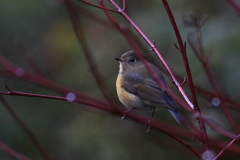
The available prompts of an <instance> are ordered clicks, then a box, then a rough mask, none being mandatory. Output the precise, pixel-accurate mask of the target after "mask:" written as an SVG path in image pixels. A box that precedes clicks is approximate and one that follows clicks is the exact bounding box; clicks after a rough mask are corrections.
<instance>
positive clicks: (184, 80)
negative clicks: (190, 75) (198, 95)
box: [181, 77, 187, 86]
mask: <svg viewBox="0 0 240 160" xmlns="http://www.w3.org/2000/svg"><path fill="white" fill-rule="evenodd" d="M186 80H187V77H184V79H183V82H182V84H181V86H183V85H184V83H185V82H186Z"/></svg>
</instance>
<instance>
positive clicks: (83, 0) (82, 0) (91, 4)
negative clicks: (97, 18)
mask: <svg viewBox="0 0 240 160" xmlns="http://www.w3.org/2000/svg"><path fill="white" fill-rule="evenodd" d="M79 1H80V2H83V3H86V4H88V5H90V6H93V7H96V8H100V9H103V8H102V7H100V6H98V5H95V4H93V3H91V2H88V1H85V0H79ZM107 10H108V11H111V12H115V13H119V12H118V11H116V10H113V9H108V8H107Z"/></svg>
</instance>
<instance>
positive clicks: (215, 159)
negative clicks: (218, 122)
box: [214, 134, 240, 160]
mask: <svg viewBox="0 0 240 160" xmlns="http://www.w3.org/2000/svg"><path fill="white" fill-rule="evenodd" d="M239 137H240V134H239V135H238V136H237V137H236V138H234V139H233V140H232V141H231V142H230V143H229V144H228V145H227V146H226V147H225V148H224V149H223V150H222V151H221V152H220V153H219V154H218V155H217V156H216V157H215V158H214V160H217V159H218V158H219V157H220V156H221V155H222V154H223V153H224V152H225V151H226V149H228V148H229V147H230V146H231V145H232V144H233V143H234V142H235V141H236V140H237V139H238V138H239Z"/></svg>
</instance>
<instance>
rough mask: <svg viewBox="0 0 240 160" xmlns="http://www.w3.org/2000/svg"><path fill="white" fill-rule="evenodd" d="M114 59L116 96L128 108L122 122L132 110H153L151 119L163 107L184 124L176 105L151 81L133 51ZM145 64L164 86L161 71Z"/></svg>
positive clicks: (150, 77)
mask: <svg viewBox="0 0 240 160" xmlns="http://www.w3.org/2000/svg"><path fill="white" fill-rule="evenodd" d="M115 59H116V60H118V61H119V63H120V65H119V74H118V77H117V82H116V87H117V94H118V97H119V100H120V101H121V103H122V104H123V105H124V106H125V107H126V108H128V110H127V111H125V112H124V115H123V117H122V120H123V119H124V118H125V113H127V112H129V111H132V110H134V109H140V110H153V113H152V117H153V115H154V112H155V109H156V108H157V107H165V108H167V109H168V111H169V112H170V113H171V114H172V116H173V117H174V118H175V119H176V121H177V122H178V123H179V124H183V123H184V121H185V117H184V116H183V115H182V114H181V113H180V109H179V107H178V105H177V103H176V102H175V101H174V100H173V99H172V97H171V96H169V95H168V94H167V92H166V90H165V89H163V88H161V87H160V86H159V85H158V83H157V82H156V81H155V80H154V79H153V77H152V76H151V74H150V73H149V72H148V70H147V69H146V68H145V65H144V64H143V62H142V61H141V60H140V58H139V57H138V55H137V54H136V53H135V52H134V51H128V52H126V53H124V54H123V55H122V56H121V57H120V58H115ZM147 64H148V65H149V66H150V67H151V68H152V70H153V71H154V72H155V74H156V75H157V77H158V78H159V79H160V80H161V81H162V82H163V84H165V85H166V82H165V78H164V77H163V75H162V73H161V71H160V70H159V69H158V68H157V67H156V66H155V65H153V64H152V63H150V62H148V61H147ZM152 117H151V119H152ZM151 119H150V120H149V121H148V123H149V127H148V130H147V132H148V131H149V129H150V122H151Z"/></svg>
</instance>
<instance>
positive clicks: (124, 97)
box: [116, 73, 137, 109]
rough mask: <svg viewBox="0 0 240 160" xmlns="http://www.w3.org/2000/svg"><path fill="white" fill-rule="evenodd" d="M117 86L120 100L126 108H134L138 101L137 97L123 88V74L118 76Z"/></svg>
mask: <svg viewBox="0 0 240 160" xmlns="http://www.w3.org/2000/svg"><path fill="white" fill-rule="evenodd" d="M116 86H117V94H118V97H119V100H120V101H121V102H122V103H123V104H124V106H125V107H127V108H128V109H132V106H134V105H133V104H134V103H135V102H136V100H137V99H136V96H135V95H133V94H131V93H128V92H127V91H125V89H124V88H123V87H122V73H119V74H118V78H117V83H116Z"/></svg>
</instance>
